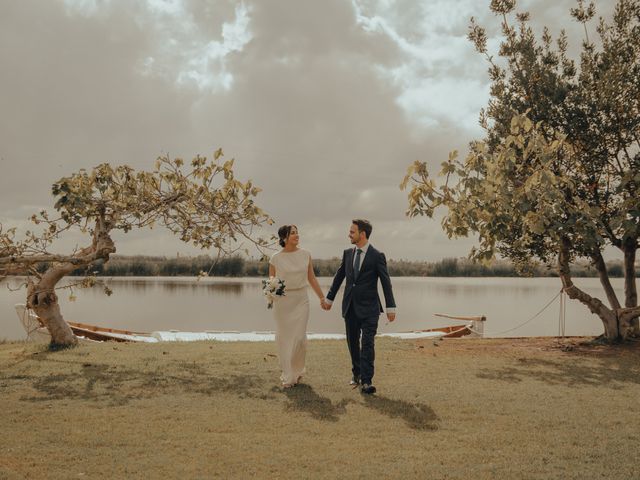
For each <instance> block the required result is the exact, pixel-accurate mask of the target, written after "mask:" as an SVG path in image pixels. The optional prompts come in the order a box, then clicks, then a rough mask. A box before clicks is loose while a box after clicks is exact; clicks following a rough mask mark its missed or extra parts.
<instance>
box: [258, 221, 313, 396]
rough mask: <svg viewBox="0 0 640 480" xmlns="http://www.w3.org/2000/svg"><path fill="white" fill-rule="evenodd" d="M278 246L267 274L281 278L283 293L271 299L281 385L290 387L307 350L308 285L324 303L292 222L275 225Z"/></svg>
mask: <svg viewBox="0 0 640 480" xmlns="http://www.w3.org/2000/svg"><path fill="white" fill-rule="evenodd" d="M278 237H279V238H280V241H279V243H280V246H281V247H282V250H280V251H279V252H276V253H274V254H273V256H272V257H271V260H270V261H269V276H270V277H278V278H280V279H281V280H284V284H285V293H284V296H281V297H276V298H275V300H274V302H273V315H274V318H275V321H276V344H277V346H278V358H279V360H280V369H281V370H282V375H281V376H280V380H281V381H282V386H283V387H284V388H289V387H293V386H294V385H295V384H297V383H298V382H299V381H300V378H301V377H302V374H303V373H304V360H305V356H306V353H307V323H308V322H309V297H308V295H307V287H308V286H309V285H310V286H311V288H312V289H313V291H314V292H315V293H316V295H317V296H318V298H319V299H320V305H321V306H322V305H323V303H324V295H323V294H322V289H321V288H320V285H319V284H318V280H317V279H316V276H315V274H314V273H313V263H312V261H311V254H310V253H309V252H308V251H307V250H304V249H302V248H299V247H298V243H299V242H300V235H299V234H298V227H296V226H295V225H284V226H282V227H280V228H279V229H278Z"/></svg>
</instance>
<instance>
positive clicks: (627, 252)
mask: <svg viewBox="0 0 640 480" xmlns="http://www.w3.org/2000/svg"><path fill="white" fill-rule="evenodd" d="M623 249H624V297H625V299H624V306H625V307H626V308H631V309H633V308H634V307H637V306H638V291H637V290H636V266H635V263H636V250H637V249H638V241H637V240H636V239H633V238H629V239H627V241H625V242H624V245H623ZM630 328H631V333H632V334H633V335H634V336H640V325H639V323H638V317H635V318H632V319H631V320H630Z"/></svg>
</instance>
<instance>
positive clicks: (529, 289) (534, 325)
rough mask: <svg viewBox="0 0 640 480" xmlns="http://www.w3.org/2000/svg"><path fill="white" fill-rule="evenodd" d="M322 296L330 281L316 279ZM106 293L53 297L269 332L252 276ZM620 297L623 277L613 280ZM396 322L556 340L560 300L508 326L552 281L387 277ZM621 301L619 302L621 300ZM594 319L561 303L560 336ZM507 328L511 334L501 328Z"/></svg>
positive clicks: (107, 312) (10, 325) (337, 324)
mask: <svg viewBox="0 0 640 480" xmlns="http://www.w3.org/2000/svg"><path fill="white" fill-rule="evenodd" d="M319 280H320V284H321V286H322V287H323V290H324V291H325V292H326V290H327V289H328V287H329V285H330V283H331V279H330V278H320V279H319ZM104 281H105V283H106V284H107V285H108V286H109V287H110V288H111V289H112V290H113V295H112V296H110V297H108V296H106V295H105V294H104V293H103V292H102V289H100V288H98V287H94V288H92V289H84V290H76V291H75V295H76V296H77V299H76V301H75V302H71V301H70V300H69V299H68V295H69V294H68V291H67V290H62V291H60V292H59V297H60V304H61V308H62V312H63V314H64V316H65V318H66V319H67V320H69V321H77V322H84V323H91V324H96V325H102V326H108V327H113V328H124V329H130V330H138V331H153V330H171V329H176V330H183V331H204V330H237V331H254V330H258V331H261V330H273V329H274V328H275V327H274V322H273V319H272V316H271V311H270V310H267V309H266V305H265V301H264V299H263V298H262V296H261V283H260V279H258V278H234V279H229V278H206V279H202V280H200V281H197V280H195V279H194V278H188V277H154V278H149V277H114V278H108V279H104ZM575 282H576V284H577V285H578V286H579V287H581V288H583V289H585V290H586V291H587V292H588V293H590V294H592V295H598V296H600V297H601V298H602V293H601V288H600V283H599V281H598V279H596V278H580V279H576V280H575ZM612 282H613V285H614V288H615V289H616V292H618V294H619V295H622V291H623V281H622V279H612ZM19 283H20V281H19V279H15V278H14V279H10V280H8V281H4V282H0V339H2V338H5V339H12V340H15V339H21V338H24V336H25V334H24V331H23V329H22V326H21V325H20V323H19V321H18V317H17V315H16V313H15V310H14V308H13V305H14V304H16V303H24V299H25V290H24V289H22V290H20V291H17V292H14V291H11V290H10V289H9V288H8V287H11V288H15V287H17V286H18V285H19ZM393 286H394V294H395V297H396V303H397V304H398V318H397V320H396V322H394V323H393V324H388V325H387V324H386V318H385V317H381V322H380V328H379V331H381V332H400V331H407V330H416V329H422V328H433V327H438V326H444V325H449V324H452V323H455V322H452V321H450V320H447V319H443V318H439V317H436V316H434V314H435V313H445V314H450V315H486V317H487V322H486V324H485V334H486V335H485V336H492V337H514V336H538V335H557V334H558V323H559V311H560V303H559V299H556V300H555V301H554V302H553V303H552V304H551V305H550V306H549V307H548V308H547V309H546V310H545V311H544V312H543V313H542V314H541V315H540V316H538V317H537V318H535V319H534V320H532V321H530V322H529V323H527V324H525V325H523V326H521V327H519V328H517V329H515V330H511V329H513V328H514V327H517V326H518V325H520V324H522V323H524V322H526V321H527V320H529V319H530V318H532V317H533V316H534V315H535V314H536V313H538V312H539V311H540V310H541V309H542V308H543V307H544V306H545V305H546V304H547V303H548V302H549V301H550V300H551V299H552V298H553V297H554V296H555V295H556V294H557V293H558V292H559V291H560V280H559V279H557V278H432V277H428V278H424V277H420V278H416V277H397V278H394V279H393ZM309 293H310V298H311V316H310V319H309V328H308V330H309V331H310V332H318V333H343V330H344V327H343V320H342V318H341V316H340V309H339V306H340V303H339V302H340V300H341V295H342V289H341V291H340V293H339V294H338V298H337V299H336V303H335V305H334V307H333V309H332V310H331V311H330V312H324V311H323V310H321V309H320V305H319V302H318V301H317V299H316V297H315V294H313V292H312V291H311V290H309ZM621 298H622V297H621ZM601 325H602V324H601V322H600V320H599V319H598V318H597V317H596V316H594V315H592V314H591V313H590V312H589V311H588V310H587V308H586V307H584V306H582V305H581V304H579V303H577V302H575V301H567V308H566V317H565V334H566V335H598V334H600V333H602V326H601ZM508 330H511V331H508Z"/></svg>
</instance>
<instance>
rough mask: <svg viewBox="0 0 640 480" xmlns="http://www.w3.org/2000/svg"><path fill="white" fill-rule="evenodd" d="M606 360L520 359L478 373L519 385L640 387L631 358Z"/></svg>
mask: <svg viewBox="0 0 640 480" xmlns="http://www.w3.org/2000/svg"><path fill="white" fill-rule="evenodd" d="M626 360H627V361H626V362H624V361H622V359H614V358H605V359H598V360H591V361H588V360H587V359H579V360H576V359H561V360H553V361H551V360H544V359H530V358H519V359H518V365H515V366H508V367H503V368H499V369H495V370H492V371H485V372H483V373H479V374H477V377H478V378H482V379H486V380H499V381H502V382H509V383H519V382H521V381H523V380H525V379H534V380H538V381H540V382H543V383H547V384H549V385H566V386H602V385H607V386H610V387H611V388H614V389H615V388H619V387H618V386H617V385H616V384H618V383H631V384H636V385H638V384H640V367H638V365H637V363H635V362H632V361H631V360H630V359H628V358H627V359H626ZM587 362H588V363H587Z"/></svg>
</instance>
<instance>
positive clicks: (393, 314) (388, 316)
mask: <svg viewBox="0 0 640 480" xmlns="http://www.w3.org/2000/svg"><path fill="white" fill-rule="evenodd" d="M395 319H396V314H395V313H387V320H389V321H390V322H393V321H394V320H395Z"/></svg>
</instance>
